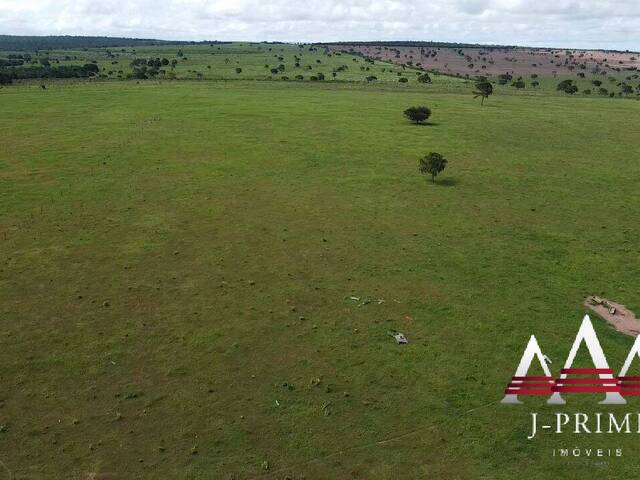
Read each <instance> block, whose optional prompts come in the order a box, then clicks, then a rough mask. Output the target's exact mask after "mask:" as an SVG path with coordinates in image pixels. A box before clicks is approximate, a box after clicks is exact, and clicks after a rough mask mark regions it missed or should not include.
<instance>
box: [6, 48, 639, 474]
mask: <svg viewBox="0 0 640 480" xmlns="http://www.w3.org/2000/svg"><path fill="white" fill-rule="evenodd" d="M140 50H141V49H138V52H140ZM187 56H188V58H195V57H196V55H194V54H191V53H189V54H188V55H187ZM213 57H215V55H213V56H212V58H213ZM331 58H334V59H335V57H331ZM216 61H222V62H224V59H222V60H220V59H217V60H216ZM258 62H260V63H261V62H262V60H256V61H254V62H252V63H253V64H256V65H257V64H258ZM245 63H247V64H248V63H249V62H245ZM354 63H355V62H354ZM181 68H182V67H181ZM184 68H187V66H186V65H185V66H184ZM225 68H226V67H225ZM380 68H382V67H380ZM216 71H217V72H220V71H221V69H220V68H218V69H216ZM220 75H221V76H225V75H227V74H226V73H224V74H222V73H220ZM229 76H233V75H232V74H229ZM442 78H443V79H444V80H443V82H444V81H446V82H454V83H452V84H451V88H447V85H446V84H442V85H439V84H438V82H437V81H434V84H433V85H430V86H422V85H415V86H411V85H409V86H407V87H406V88H403V87H402V86H399V85H396V83H397V82H395V80H394V82H391V81H389V82H382V81H381V82H379V83H378V85H371V84H369V85H363V84H359V83H355V84H353V83H340V82H282V81H262V82H251V81H235V82H205V81H200V82H199V81H183V82H167V81H141V82H140V83H139V84H136V82H135V81H128V82H125V81H123V82H116V81H114V82H84V83H75V84H70V83H51V84H49V86H48V88H47V90H41V89H39V88H37V87H34V86H33V85H28V84H27V85H23V86H14V87H8V88H3V89H2V90H0V143H1V145H2V148H0V206H1V216H0V232H1V234H0V235H1V236H0V241H1V245H2V249H1V253H2V266H1V267H0V298H2V299H3V300H2V302H1V306H2V310H1V312H2V315H1V317H0V318H1V323H0V325H1V327H2V333H1V334H0V364H1V365H2V367H1V368H0V385H1V388H0V425H2V427H0V461H1V462H2V463H0V479H4V478H7V479H59V478H65V479H71V478H73V479H76V478H77V479H88V478H94V479H116V478H118V479H120V478H122V479H125V478H148V479H155V478H167V479H174V478H175V479H218V478H220V479H252V478H261V479H285V478H289V479H296V480H297V479H302V478H305V479H307V480H310V479H351V478H354V479H390V478H394V479H395V478H397V479H416V478H429V479H431V478H447V479H482V478H486V479H509V478H513V477H514V476H515V475H517V474H519V473H520V472H526V473H527V475H528V477H529V478H536V479H538V478H539V479H544V478H549V477H554V478H559V479H562V478H566V479H573V478H578V477H579V476H582V477H585V478H591V477H593V476H594V475H595V474H597V475H598V477H599V478H603V479H614V478H632V477H633V475H634V474H635V472H637V467H638V462H637V454H638V446H637V439H636V437H635V436H634V435H599V436H598V435H592V436H587V435H582V436H576V435H571V434H564V435H541V436H540V437H538V438H536V439H534V440H532V441H528V440H526V436H527V435H528V433H529V429H530V423H529V422H530V420H529V412H530V411H538V412H553V411H556V410H553V409H550V408H549V407H546V406H545V405H544V399H542V398H533V399H527V402H526V403H527V406H526V407H521V408H518V407H515V408H510V407H508V406H505V405H500V404H499V403H498V402H499V400H500V399H501V398H502V392H503V389H504V387H505V384H506V382H507V381H508V380H509V379H510V377H511V375H513V372H514V369H515V366H516V364H517V361H518V360H519V358H520V355H521V353H522V350H523V349H524V346H525V343H526V341H527V339H528V337H529V335H531V334H532V333H535V334H536V335H537V337H538V339H539V341H540V343H541V344H542V346H543V348H544V350H545V353H546V354H547V355H549V356H550V357H551V358H552V359H553V360H554V364H553V369H554V373H558V372H557V371H558V370H559V368H560V365H561V364H562V363H563V361H564V358H565V357H566V355H567V352H568V350H569V347H570V344H571V341H572V340H573V337H574V335H575V333H576V330H577V328H578V326H579V323H580V320H581V316H582V315H583V313H584V311H583V307H582V306H581V304H582V300H583V298H584V296H585V295H587V294H590V293H597V294H603V295H605V296H607V297H608V298H612V299H614V300H616V301H619V302H622V303H624V304H626V305H627V306H629V307H630V308H631V309H635V311H636V312H637V311H639V310H640V291H638V289H637V288H636V285H637V284H638V281H639V280H640V266H639V265H638V264H637V263H636V262H634V261H633V260H634V259H635V258H637V256H638V253H639V251H640V244H639V242H638V238H639V236H640V226H639V225H638V223H637V218H638V216H639V215H640V205H639V204H638V203H637V202H636V201H635V198H636V194H637V188H638V187H637V178H638V176H639V175H640V164H639V161H640V154H639V153H638V149H637V138H638V135H639V134H640V126H639V125H638V122H637V121H636V120H637V118H638V115H639V114H640V104H639V103H637V102H634V101H622V100H616V99H608V98H585V97H559V96H555V95H549V96H544V95H515V94H514V95H500V94H499V93H500V92H498V93H497V94H496V95H494V96H493V97H491V98H490V99H489V100H488V101H487V102H486V103H485V106H484V107H480V104H479V101H478V100H474V99H473V98H472V97H471V95H470V90H471V86H469V85H468V84H465V83H463V82H462V81H458V80H449V79H447V77H442ZM392 83H393V84H392ZM512 90H514V89H512ZM416 104H426V105H428V106H430V107H431V108H432V110H433V112H434V113H433V116H432V118H431V119H430V120H431V124H430V125H425V126H416V125H412V124H410V123H409V122H408V121H407V120H406V119H404V118H403V116H402V111H403V110H404V109H405V108H406V107H408V106H411V105H416ZM429 151H437V152H441V153H443V154H444V155H445V156H446V157H447V158H448V159H449V166H448V168H447V170H446V171H445V172H444V173H443V174H442V176H441V177H440V178H439V181H438V183H437V184H435V185H433V184H431V183H430V182H429V181H427V179H425V178H424V177H421V176H420V175H419V173H418V171H417V162H418V158H419V157H420V156H422V155H424V154H426V153H427V152H429ZM350 297H357V298H359V300H353V299H351V298H350ZM596 329H597V330H598V333H599V334H600V338H601V341H602V343H603V346H604V348H605V350H606V352H607V356H608V359H609V360H610V362H611V364H612V365H611V366H612V367H613V368H614V369H616V370H618V369H619V368H620V366H621V365H622V362H623V360H624V358H625V356H626V353H627V351H628V349H629V348H630V346H631V343H632V339H631V338H627V337H622V336H620V335H619V334H617V333H615V332H613V331H612V330H611V329H609V328H608V327H606V326H605V325H604V324H603V323H602V322H601V321H600V320H599V319H598V321H597V322H596ZM390 331H400V332H403V333H404V334H405V335H406V336H407V337H408V339H409V342H410V343H409V344H408V345H406V346H398V345H396V344H395V342H394V340H393V339H392V338H391V337H390V336H389V332H390ZM567 399H568V400H569V403H568V404H567V406H566V407H564V408H563V409H562V410H563V411H566V412H574V411H582V412H595V411H602V410H603V407H602V406H598V405H597V403H596V400H599V398H597V397H595V396H589V395H568V396H567ZM637 403H638V401H637V400H631V401H630V405H628V406H627V407H622V408H618V411H621V412H622V411H636V410H635V409H637V408H638V405H637ZM614 411H615V410H614ZM584 446H592V447H596V448H616V447H623V448H624V449H625V456H624V457H623V458H621V459H618V458H605V459H599V458H585V457H581V458H569V459H566V458H565V459H559V458H554V457H553V456H552V454H551V451H552V449H553V448H560V447H562V448H573V447H584Z"/></svg>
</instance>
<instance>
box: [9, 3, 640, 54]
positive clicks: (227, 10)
mask: <svg viewBox="0 0 640 480" xmlns="http://www.w3.org/2000/svg"><path fill="white" fill-rule="evenodd" d="M0 34H8V35H107V36H122V37H138V38H158V39H166V40H227V41H230V40H238V41H285V42H329V41H350V40H360V41H372V40H426V41H442V42H464V43H484V44H502V45H526V46H540V47H545V46H547V47H567V48H569V47H573V48H603V49H619V50H626V49H628V50H634V51H637V50H640V1H639V0H616V1H606V0H597V1H596V0H533V1H532V0H369V1H365V0H351V1H342V0H297V1H296V0H99V1H96V0H0Z"/></svg>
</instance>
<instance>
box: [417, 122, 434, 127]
mask: <svg viewBox="0 0 640 480" xmlns="http://www.w3.org/2000/svg"><path fill="white" fill-rule="evenodd" d="M413 125H415V126H417V127H437V126H438V125H440V124H439V123H436V122H420V123H415V122H413Z"/></svg>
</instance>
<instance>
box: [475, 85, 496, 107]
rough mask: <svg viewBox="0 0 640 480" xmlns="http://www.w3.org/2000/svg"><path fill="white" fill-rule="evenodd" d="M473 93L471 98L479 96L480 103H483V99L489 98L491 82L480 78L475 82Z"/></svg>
mask: <svg viewBox="0 0 640 480" xmlns="http://www.w3.org/2000/svg"><path fill="white" fill-rule="evenodd" d="M473 93H474V94H475V97H473V98H478V97H480V98H481V99H482V100H480V105H484V99H485V98H489V95H491V94H492V93H493V85H491V82H488V81H487V80H482V81H480V82H478V83H476V89H475V90H474V91H473Z"/></svg>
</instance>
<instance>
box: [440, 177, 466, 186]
mask: <svg viewBox="0 0 640 480" xmlns="http://www.w3.org/2000/svg"><path fill="white" fill-rule="evenodd" d="M459 183H460V180H457V179H455V178H443V179H442V180H436V185H440V186H441V187H455V186H456V185H458V184H459Z"/></svg>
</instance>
